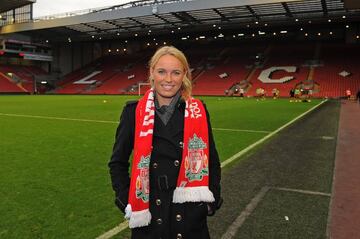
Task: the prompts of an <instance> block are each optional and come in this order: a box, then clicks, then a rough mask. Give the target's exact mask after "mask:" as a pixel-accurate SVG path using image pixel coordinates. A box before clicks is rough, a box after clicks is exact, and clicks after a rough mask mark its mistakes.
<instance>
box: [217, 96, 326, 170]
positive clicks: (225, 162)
mask: <svg viewBox="0 0 360 239" xmlns="http://www.w3.org/2000/svg"><path fill="white" fill-rule="evenodd" d="M326 101H327V100H324V101H322V102H320V103H319V104H317V105H315V106H314V107H312V108H311V109H309V110H307V111H306V112H304V113H302V114H301V115H299V116H297V117H295V118H294V119H293V120H291V121H289V122H287V123H286V124H284V125H283V126H281V127H280V128H278V129H276V130H275V131H273V132H271V133H270V134H268V135H266V136H265V137H264V138H261V139H260V140H258V141H256V142H255V143H253V144H251V145H249V146H248V147H246V148H245V149H243V150H241V151H240V152H238V153H236V154H234V155H233V156H231V157H230V158H228V159H227V160H225V161H224V162H222V163H221V167H225V166H226V165H228V164H229V163H231V162H233V161H234V160H236V159H237V158H239V157H240V156H242V155H244V154H245V153H247V152H248V151H250V150H251V149H253V148H255V147H256V146H257V145H259V144H261V143H262V142H264V141H265V140H267V139H268V138H270V137H272V136H273V135H274V134H276V133H278V132H279V131H281V130H283V129H284V128H286V127H287V126H289V125H291V124H292V123H294V122H295V121H296V120H298V119H300V118H301V117H303V116H304V115H306V114H308V113H309V112H311V111H313V110H314V109H316V108H317V107H319V106H320V105H322V104H323V103H325V102H326Z"/></svg>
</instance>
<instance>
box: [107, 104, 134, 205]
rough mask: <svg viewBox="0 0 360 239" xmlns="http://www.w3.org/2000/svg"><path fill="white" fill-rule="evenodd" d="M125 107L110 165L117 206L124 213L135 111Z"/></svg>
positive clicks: (128, 182)
mask: <svg viewBox="0 0 360 239" xmlns="http://www.w3.org/2000/svg"><path fill="white" fill-rule="evenodd" d="M131 108H134V107H131V106H130V107H129V105H127V106H125V107H124V109H123V112H122V114H121V117H120V123H119V126H118V127H117V130H116V135H115V143H114V146H113V152H112V155H111V160H110V162H109V164H108V166H109V169H110V176H111V182H112V188H113V190H114V191H115V204H116V205H117V206H118V207H119V209H120V210H121V211H122V212H124V210H125V207H126V205H127V203H128V194H129V186H130V177H129V166H130V163H129V157H130V154H131V152H132V150H133V146H134V124H135V111H134V110H131ZM132 111H133V112H132Z"/></svg>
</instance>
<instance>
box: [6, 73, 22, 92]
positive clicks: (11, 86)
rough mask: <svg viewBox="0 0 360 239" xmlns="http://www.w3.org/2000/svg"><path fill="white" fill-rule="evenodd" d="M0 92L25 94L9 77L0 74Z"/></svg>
mask: <svg viewBox="0 0 360 239" xmlns="http://www.w3.org/2000/svg"><path fill="white" fill-rule="evenodd" d="M0 92H1V93H27V92H28V91H27V90H26V89H24V88H23V87H21V86H19V85H17V84H15V83H13V82H12V81H11V79H10V78H9V77H7V76H6V75H5V74H3V73H2V72H0Z"/></svg>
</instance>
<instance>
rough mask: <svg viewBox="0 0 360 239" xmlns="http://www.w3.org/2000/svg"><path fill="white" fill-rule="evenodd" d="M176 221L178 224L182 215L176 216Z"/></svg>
mask: <svg viewBox="0 0 360 239" xmlns="http://www.w3.org/2000/svg"><path fill="white" fill-rule="evenodd" d="M176 221H178V222H180V221H181V215H180V214H178V215H176Z"/></svg>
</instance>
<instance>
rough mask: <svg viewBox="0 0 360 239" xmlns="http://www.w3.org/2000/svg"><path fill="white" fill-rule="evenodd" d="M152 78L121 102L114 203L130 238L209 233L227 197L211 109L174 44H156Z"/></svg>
mask: <svg viewBox="0 0 360 239" xmlns="http://www.w3.org/2000/svg"><path fill="white" fill-rule="evenodd" d="M149 81H150V83H151V86H152V88H151V89H150V90H148V91H147V92H146V93H145V95H144V96H143V97H142V98H141V99H140V100H139V101H135V102H128V103H127V104H126V106H125V107H124V109H123V112H122V115H121V119H120V124H119V126H118V128H117V131H116V137H115V144H114V147H113V153H112V156H111V160H110V162H109V168H110V175H111V180H112V187H113V189H114V191H115V203H116V205H117V206H118V207H119V208H120V210H121V211H122V212H124V213H125V218H126V219H128V220H129V227H130V228H131V238H133V239H136V238H140V239H155V238H158V239H160V238H163V239H165V238H166V239H172V238H177V239H181V238H186V239H195V238H196V239H208V238H210V236H209V232H208V226H207V216H211V215H214V213H215V211H216V210H217V209H219V208H220V206H221V203H222V199H221V196H220V179H221V168H220V161H219V156H218V153H217V150H216V147H215V142H214V139H213V134H212V130H211V125H210V117H209V113H208V111H207V109H206V106H205V105H204V104H203V103H202V102H201V101H200V100H197V99H195V98H193V97H192V96H191V88H192V85H191V73H190V68H189V64H188V61H187V59H186V57H185V56H184V54H183V53H182V52H181V51H179V50H178V49H176V48H175V47H171V46H166V47H162V48H160V49H158V50H157V51H156V53H155V54H154V55H153V57H152V58H151V60H150V62H149ZM132 151H133V159H132V166H131V175H129V165H130V163H129V156H130V155H131V152H132Z"/></svg>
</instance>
